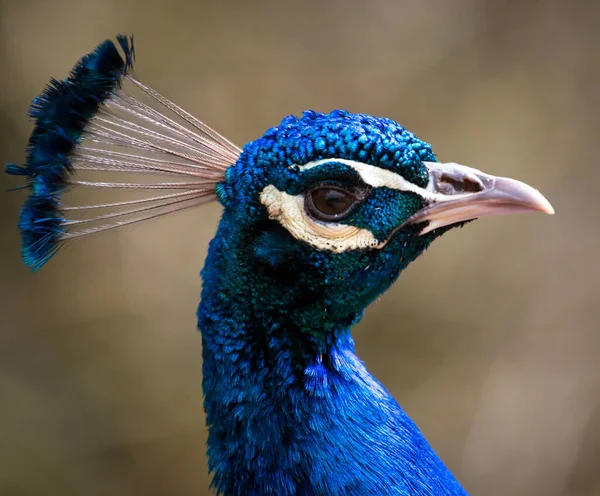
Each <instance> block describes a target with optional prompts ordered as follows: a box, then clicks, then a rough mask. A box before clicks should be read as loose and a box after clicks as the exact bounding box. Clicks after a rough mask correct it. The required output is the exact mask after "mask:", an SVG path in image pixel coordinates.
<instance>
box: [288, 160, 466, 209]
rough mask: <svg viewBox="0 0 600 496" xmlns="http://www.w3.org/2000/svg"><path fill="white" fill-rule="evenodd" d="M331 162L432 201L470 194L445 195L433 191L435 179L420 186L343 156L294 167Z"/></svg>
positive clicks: (373, 183)
mask: <svg viewBox="0 0 600 496" xmlns="http://www.w3.org/2000/svg"><path fill="white" fill-rule="evenodd" d="M330 162H338V163H340V164H344V165H347V166H348V167H351V168H352V169H354V170H355V171H356V172H358V174H359V175H360V177H361V179H362V180H363V181H364V182H365V183H366V184H368V185H369V186H373V187H374V188H381V187H386V188H390V189H395V190H398V191H409V192H411V193H416V194H418V195H419V196H421V197H422V198H424V199H425V200H427V201H429V202H432V203H433V202H435V203H437V202H443V201H448V200H456V199H457V198H460V197H461V196H469V195H468V194H455V195H444V194H441V193H435V192H434V191H433V187H434V185H433V181H429V184H428V185H427V186H426V187H425V188H420V187H419V186H417V185H416V184H414V183H411V182H410V181H407V180H406V179H404V178H403V177H402V176H401V175H400V174H396V173H395V172H392V171H390V170H387V169H381V168H379V167H376V166H374V165H370V164H365V163H363V162H355V161H354V160H346V159H343V158H325V159H322V160H315V161H314V162H308V163H307V164H305V165H293V166H292V167H296V168H298V169H299V170H309V169H312V168H313V167H319V166H321V165H324V164H327V163H330ZM473 170H475V169H473Z"/></svg>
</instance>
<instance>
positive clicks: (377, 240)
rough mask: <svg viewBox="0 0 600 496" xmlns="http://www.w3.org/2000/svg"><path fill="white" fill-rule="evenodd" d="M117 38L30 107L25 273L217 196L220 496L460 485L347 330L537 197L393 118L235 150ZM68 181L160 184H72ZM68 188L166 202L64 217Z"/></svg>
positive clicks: (212, 345)
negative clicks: (117, 178)
mask: <svg viewBox="0 0 600 496" xmlns="http://www.w3.org/2000/svg"><path fill="white" fill-rule="evenodd" d="M119 43H120V45H121V48H122V49H123V51H124V53H125V58H124V59H123V58H121V56H120V55H119V53H118V51H117V49H116V47H115V45H114V44H113V43H111V42H108V41H107V42H104V43H103V44H101V45H100V46H99V47H98V48H97V49H96V50H95V51H94V52H92V53H91V54H90V55H87V56H86V57H84V58H83V59H81V61H80V62H79V63H78V64H77V66H76V67H75V68H74V69H73V71H72V73H71V75H70V77H69V78H68V79H66V80H64V81H62V82H57V81H53V82H52V84H51V85H50V86H49V87H48V88H47V89H46V91H45V92H44V93H43V94H42V95H41V96H40V97H39V98H38V99H36V100H35V101H34V104H33V106H32V111H31V116H32V117H34V118H35V120H36V125H35V129H34V131H33V134H32V136H31V139H30V142H29V150H28V156H27V162H26V164H25V166H24V167H19V166H16V165H13V164H10V165H9V166H8V167H7V172H9V173H11V174H18V175H23V176H26V177H27V184H28V187H29V188H30V196H29V198H28V200H27V201H26V204H25V206H24V207H23V210H22V213H21V220H20V223H19V227H20V229H21V231H22V236H23V248H22V251H23V259H24V261H25V263H26V264H27V265H28V266H30V267H31V268H33V269H37V268H39V267H40V266H41V265H43V264H44V263H45V262H46V261H47V260H48V259H49V258H50V257H51V256H52V255H53V254H54V253H55V251H56V250H57V246H58V245H57V243H58V242H59V241H60V240H63V239H67V238H68V237H70V238H72V237H75V236H80V235H85V234H91V233H93V232H100V231H103V230H106V229H109V228H114V227H119V226H122V225H127V224H131V223H133V222H138V221H141V220H146V219H150V218H154V217H157V216H158V215H163V214H165V213H172V212H174V211H178V210H182V209H183V208H189V207H195V206H198V205H199V204H201V203H203V202H206V201H211V200H214V199H218V201H219V202H220V203H221V204H222V205H223V207H224V211H223V216H222V218H221V222H220V224H219V228H218V231H217V233H216V235H215V237H214V239H213V240H212V242H211V244H210V248H209V252H208V256H207V259H206V263H205V266H204V269H203V270H202V278H203V289H202V299H201V303H200V305H199V307H198V313H197V315H198V327H199V329H200V330H201V332H202V343H203V358H204V363H203V389H204V395H205V401H204V406H205V410H206V414H207V424H208V428H209V437H208V456H209V468H210V470H211V472H212V473H213V486H214V487H215V488H216V490H217V493H218V494H219V495H227V496H263V495H272V496H317V495H319V496H328V495H332V496H350V495H361V496H368V495H378V496H388V495H389V496H392V495H396V496H409V495H410V496H444V495H446V496H449V495H453V496H457V495H464V494H466V493H465V491H464V490H463V488H462V487H461V486H460V485H459V483H458V482H457V481H456V480H455V478H454V477H453V476H452V475H451V474H450V472H449V471H448V470H447V468H446V467H445V466H444V464H443V463H442V461H441V460H440V459H439V458H438V457H437V456H436V454H435V453H434V451H433V450H432V448H431V447H430V446H429V444H428V443H427V441H426V440H425V439H424V437H423V436H422V434H421V433H420V431H419V429H418V428H417V427H416V425H415V424H414V423H413V422H412V421H411V420H410V419H409V418H408V417H407V416H406V414H405V413H404V412H403V411H402V409H401V408H400V406H399V405H398V404H397V403H396V401H395V400H394V399H393V398H392V396H391V395H390V394H389V393H388V391H387V390H386V389H385V388H384V387H383V386H382V385H381V384H380V383H379V382H378V381H377V380H376V379H375V378H374V377H373V376H371V375H370V374H369V372H368V371H367V370H366V368H365V366H364V365H363V363H362V362H361V361H360V359H359V358H358V357H357V356H356V354H355V352H354V343H353V341H352V337H351V334H350V328H351V326H352V325H353V324H355V323H356V322H357V321H358V320H360V318H361V317H362V314H363V311H364V309H365V308H366V307H367V306H368V305H369V304H370V303H372V302H373V300H375V299H376V298H377V297H378V296H379V295H381V294H382V293H383V292H384V291H385V290H387V289H388V288H389V287H390V285H391V284H393V282H394V281H395V280H396V279H397V278H398V276H399V274H400V273H401V272H402V270H403V269H404V268H405V267H406V266H407V265H408V264H409V263H410V262H411V261H413V260H414V259H415V258H417V257H418V256H419V255H420V254H421V253H423V251H424V250H425V249H426V248H427V247H428V246H429V244H430V243H431V242H432V241H433V240H434V239H435V238H437V237H439V236H440V235H441V234H443V233H444V232H446V231H448V230H449V229H451V228H452V227H456V226H460V225H462V224H464V222H465V221H469V220H471V219H473V218H475V217H477V216H480V215H492V214H498V213H512V212H513V211H514V212H516V211H525V210H542V211H544V212H546V213H553V210H552V207H551V206H550V204H549V203H548V202H547V200H545V199H544V198H543V197H542V196H541V195H540V194H539V192H537V191H535V190H533V189H532V188H531V187H529V186H527V185H524V184H523V183H519V182H518V181H514V180H510V179H507V178H496V177H494V176H490V175H487V174H484V173H482V172H481V171H478V170H475V169H472V168H469V167H465V166H460V165H458V164H441V163H438V162H437V159H436V157H435V155H434V154H433V152H432V149H431V146H430V145H429V144H428V143H425V142H423V141H421V140H419V139H418V138H417V137H415V136H414V135H413V134H411V133H410V132H408V131H407V130H406V129H404V128H403V127H402V126H400V125H399V124H397V123H396V122H394V121H391V120H389V119H382V118H377V117H371V116H367V115H362V114H352V113H349V112H347V111H343V110H335V111H333V112H331V113H329V114H322V113H317V112H312V111H307V112H305V113H304V114H303V115H302V116H301V117H294V116H289V117H286V118H285V119H283V121H282V122H281V124H280V125H279V126H277V127H274V128H272V129H269V130H268V131H267V132H266V133H265V134H264V136H262V137H261V138H259V139H257V140H256V141H253V142H250V143H248V144H247V145H246V146H245V147H244V148H243V150H240V149H239V148H237V147H236V146H235V145H233V144H232V143H231V142H229V141H228V140H226V139H225V138H224V137H222V136H221V135H219V134H218V133H216V132H215V131H214V130H212V129H210V128H209V127H208V126H207V125H206V124H204V123H202V122H200V121H198V120H197V119H195V118H194V117H192V116H191V115H190V114H188V113H187V112H185V111H184V110H183V109H181V108H180V107H177V106H176V105H175V104H174V103H173V102H171V101H169V100H168V99H166V98H164V97H163V96H161V95H160V94H158V93H157V92H155V91H154V90H152V89H151V88H149V87H147V86H145V85H144V84H142V83H141V82H140V81H137V80H135V79H134V78H133V77H132V76H131V75H130V74H128V70H129V68H130V67H131V64H132V61H133V44H132V43H131V44H130V42H129V41H128V40H127V39H126V38H125V37H120V38H119ZM125 80H127V81H128V82H130V83H131V84H132V85H133V86H134V88H135V89H137V90H140V91H141V92H142V93H143V95H144V96H145V97H147V98H148V99H149V100H150V103H146V102H145V101H143V99H138V98H136V97H135V96H134V95H133V94H132V93H130V92H129V91H126V90H124V89H123V88H122V87H121V86H122V85H123V84H124V82H125ZM84 138H89V139H90V142H91V143H92V145H91V146H90V145H89V144H88V145H87V146H85V141H84ZM75 170H77V171H78V172H80V171H86V170H87V171H92V172H94V173H97V172H111V173H112V172H114V173H127V174H131V173H133V174H145V175H146V176H150V177H152V178H153V177H156V176H161V175H162V176H169V177H170V178H171V179H169V180H168V181H166V182H158V183H156V182H154V183H143V182H138V179H136V180H135V181H134V182H133V183H131V182H130V183H123V182H118V183H116V182H95V181H90V182H88V181H71V180H70V179H69V178H70V176H71V174H73V172H74V171H75ZM174 177H175V178H178V179H180V180H179V181H178V182H173V179H172V178H174ZM68 184H69V185H71V184H76V185H82V186H85V187H108V188H124V189H127V190H134V189H135V190H143V191H145V192H148V191H150V192H152V191H155V190H175V193H169V194H161V195H159V196H153V197H146V198H141V199H136V200H120V201H117V202H114V203H108V204H94V205H85V206H77V207H68V206H67V207H65V206H63V205H62V203H61V200H62V198H61V196H62V193H63V191H64V189H65V188H66V186H67V185H68ZM105 209H112V213H108V214H100V215H96V216H93V217H91V218H90V217H89V216H87V217H86V213H88V212H95V211H97V210H99V211H104V210H105ZM67 210H68V211H70V212H75V213H76V214H77V213H81V212H83V218H79V219H75V220H68V221H67V220H66V219H64V218H63V215H62V212H64V211H67ZM97 222H100V226H97V227H91V228H88V227H86V226H89V225H90V223H97ZM105 222H108V224H104V223H105ZM73 226H84V227H83V228H81V229H79V230H78V231H77V230H76V231H69V232H68V233H67V232H66V230H67V229H69V228H71V227H73ZM76 229H77V228H76ZM70 238H69V239H70ZM399 332H401V331H399Z"/></svg>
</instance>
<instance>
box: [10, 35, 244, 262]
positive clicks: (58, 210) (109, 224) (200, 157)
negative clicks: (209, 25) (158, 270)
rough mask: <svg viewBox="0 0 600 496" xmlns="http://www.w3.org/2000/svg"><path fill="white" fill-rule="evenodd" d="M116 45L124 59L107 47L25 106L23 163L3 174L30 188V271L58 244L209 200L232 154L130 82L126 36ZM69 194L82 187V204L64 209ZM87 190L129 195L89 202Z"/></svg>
mask: <svg viewBox="0 0 600 496" xmlns="http://www.w3.org/2000/svg"><path fill="white" fill-rule="evenodd" d="M117 41H118V45H119V46H120V48H121V50H122V51H123V54H124V57H123V56H122V55H121V54H120V53H119V50H118V48H117V46H116V45H115V43H113V42H112V41H110V40H106V41H104V42H103V43H101V44H100V45H98V47H96V49H95V50H94V51H92V52H91V53H89V54H88V55H85V56H84V57H83V58H82V59H80V60H79V62H78V63H77V64H76V65H75V67H74V68H73V70H72V71H71V73H70V75H69V77H68V78H66V79H64V80H62V81H57V80H54V79H53V80H51V81H50V84H49V85H48V86H47V87H46V89H45V90H44V92H43V93H42V94H41V95H40V96H38V97H37V98H35V99H34V100H33V102H32V105H31V108H30V111H29V115H30V116H31V117H32V118H33V119H34V121H35V123H34V129H33V132H32V134H31V137H30V139H29V144H28V150H27V158H26V162H25V165H23V166H20V165H16V164H8V165H7V166H6V172H7V173H8V174H13V175H21V176H25V177H26V181H27V186H26V187H27V188H28V189H29V191H30V194H29V197H28V199H27V200H26V202H25V205H24V206H23V208H22V210H21V217H20V221H19V228H20V230H21V235H22V257H23V261H24V262H25V264H26V265H28V266H29V267H30V268H31V269H32V270H37V269H38V268H40V267H41V266H42V265H44V263H46V262H47V261H48V260H49V259H50V258H51V257H52V255H54V253H56V251H57V250H58V249H59V248H60V246H61V244H62V243H63V242H64V241H66V240H69V239H72V238H76V237H80V236H83V235H87V234H92V233H96V232H101V231H105V230H108V229H113V228H116V227H121V226H124V225H129V224H133V223H136V222H141V221H144V220H148V219H152V218H155V217H159V216H162V215H166V214H170V213H174V212H177V211H180V210H184V209H188V208H192V207H196V206H198V205H201V204H203V203H206V202H209V201H212V200H215V199H216V189H217V184H218V183H219V182H222V181H223V180H224V178H225V171H226V170H227V168H228V167H229V166H231V165H232V164H234V163H235V162H236V161H237V159H238V157H239V155H240V153H241V150H240V149H239V148H238V147H237V146H235V145H234V144H233V143H231V142H230V141H229V140H227V139H226V138H224V137H223V136H221V135H220V134H219V133H217V132H216V131H214V130H213V129H211V128H210V127H209V126H208V125H206V124H205V123H203V122H201V121H199V120H198V119H196V118H195V117H193V116H192V115H191V114H189V113H188V112H186V111H185V110H183V109H182V108H181V107H179V106H177V105H176V104H175V103H173V102H171V101H170V100H168V99H167V98H165V97H164V96H162V95H161V94H159V93H158V92H156V91H155V90H153V89H152V88H150V87H148V86H146V85H145V84H143V83H142V82H140V81H139V80H137V79H135V78H134V77H133V76H132V75H131V70H132V66H133V61H134V59H135V50H134V45H133V37H130V38H127V37H125V36H122V35H119V36H118V37H117ZM107 175H108V176H115V175H116V176H117V177H118V180H115V181H113V180H112V179H111V178H110V177H109V178H107V177H106V176H107ZM109 179H110V180H109ZM77 189H85V190H86V194H85V195H83V196H84V197H85V198H86V200H88V203H87V204H83V205H79V204H74V205H69V204H68V203H67V199H66V196H67V193H69V192H70V191H72V190H75V192H76V190H77ZM89 190H102V191H115V190H120V191H127V192H129V193H133V194H137V197H136V198H134V199H123V198H122V196H118V197H117V198H116V199H115V201H112V202H106V201H105V200H104V201H100V202H98V203H91V204H90V203H89V198H90V196H93V195H90V194H88V193H87V191H89ZM157 193H159V194H157ZM71 215H73V216H74V217H69V218H67V216H71Z"/></svg>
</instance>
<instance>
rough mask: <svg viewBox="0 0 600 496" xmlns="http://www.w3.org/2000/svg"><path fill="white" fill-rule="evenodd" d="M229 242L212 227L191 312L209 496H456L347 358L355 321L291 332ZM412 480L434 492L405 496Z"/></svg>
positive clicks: (283, 313) (283, 302)
mask: <svg viewBox="0 0 600 496" xmlns="http://www.w3.org/2000/svg"><path fill="white" fill-rule="evenodd" d="M232 234H233V233H231V232H229V227H228V224H227V223H223V222H222V223H221V226H220V228H219V232H218V234H217V236H216V237H215V238H214V239H213V241H212V242H211V246H210V249H209V255H208V257H207V260H206V264H205V267H204V269H203V272H202V277H203V290H202V300H201V303H200V306H199V309H198V325H199V328H200V330H201V332H202V343H203V389H204V395H205V399H204V407H205V410H206V418H207V425H208V429H209V438H208V457H209V468H210V470H211V472H213V485H214V487H216V489H217V493H218V494H227V495H232V496H236V495H240V496H241V495H257V496H258V495H265V494H277V495H279V496H288V495H289V496H292V495H306V496H311V495H317V494H318V495H326V494H335V495H340V496H344V495H350V494H365V495H368V494H390V495H391V494H398V495H404V494H440V495H443V494H463V493H462V492H459V491H458V490H457V491H455V492H446V491H442V490H440V488H442V485H441V484H440V482H439V481H440V480H442V479H444V478H448V480H450V483H452V484H456V483H455V481H454V479H453V478H452V476H451V475H449V472H447V470H446V469H445V467H443V465H442V464H441V462H440V461H439V459H438V458H437V457H436V456H435V454H434V453H433V451H432V450H431V448H430V447H429V445H428V444H427V442H426V441H425V439H424V438H423V437H422V435H421V434H420V432H419V431H418V429H417V428H416V426H415V425H414V423H413V422H412V421H411V420H410V419H409V418H408V417H407V416H406V415H405V414H404V412H403V411H402V410H401V409H400V407H399V406H398V405H397V403H396V402H395V401H394V399H393V398H392V397H391V396H390V394H389V393H388V392H387V391H386V390H385V388H384V387H383V386H382V385H381V384H380V383H378V382H377V381H376V380H375V379H374V378H373V377H372V376H371V375H370V374H369V373H368V371H367V370H366V368H365V367H364V365H363V364H362V362H361V361H360V360H359V359H358V358H357V356H356V355H355V353H354V343H353V341H352V338H351V336H350V331H349V329H350V325H351V323H352V322H354V321H356V320H358V318H359V315H357V314H352V315H346V316H338V318H337V319H332V318H331V317H330V318H327V319H323V318H321V319H319V320H316V319H315V320H314V321H313V322H308V321H307V320H306V318H303V319H301V321H300V322H301V324H299V321H298V319H297V316H295V315H294V312H293V311H292V312H291V311H290V308H289V306H287V305H288V304H289V298H290V297H291V296H290V295H285V294H282V293H283V291H282V290H281V289H279V290H278V289H277V288H273V287H272V285H273V281H272V280H269V279H267V280H265V279H264V277H265V274H264V273H263V272H260V271H258V272H257V270H256V263H255V262H256V261H251V260H250V258H249V257H251V254H250V253H248V252H247V251H245V250H250V249H252V248H251V245H252V244H251V243H248V242H247V240H243V239H241V240H240V239H238V238H236V237H235V236H233V235H232ZM270 290H273V291H270ZM303 308H305V307H303ZM307 324H310V325H307ZM416 467H418V470H417V469H416ZM423 470H424V472H423ZM411 472H412V473H414V476H415V477H417V476H418V477H421V478H422V477H423V475H424V476H425V477H428V478H432V477H433V479H432V481H433V482H432V481H428V483H429V484H430V485H431V486H432V487H433V488H434V489H436V491H437V492H432V493H425V492H424V493H417V492H411V491H412V490H411V487H410V485H409V484H408V482H407V481H408V480H410V476H411ZM431 474H433V476H432V475H431ZM407 477H408V478H407ZM452 481H454V482H452ZM417 482H418V483H419V484H422V483H423V481H420V482H419V481H417ZM426 482H427V481H426ZM456 487H458V488H459V489H460V487H459V486H458V485H456Z"/></svg>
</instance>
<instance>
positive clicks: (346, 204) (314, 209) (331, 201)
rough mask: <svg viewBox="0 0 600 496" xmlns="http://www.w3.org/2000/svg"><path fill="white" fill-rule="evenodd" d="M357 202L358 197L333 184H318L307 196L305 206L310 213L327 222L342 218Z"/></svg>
mask: <svg viewBox="0 0 600 496" xmlns="http://www.w3.org/2000/svg"><path fill="white" fill-rule="evenodd" d="M356 203H357V199H356V197H355V196H354V195H353V194H352V193H350V192H348V191H346V190H344V189H342V188H339V187H337V186H331V185H324V186H318V187H316V188H314V189H312V190H310V191H309V192H308V193H307V194H306V196H305V208H306V211H307V212H308V213H309V215H311V216H312V217H314V218H315V219H318V220H321V221H325V222H333V221H338V220H342V219H343V218H345V217H346V216H347V215H348V214H349V213H350V212H351V211H352V207H353V206H354V205H355V204H356Z"/></svg>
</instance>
